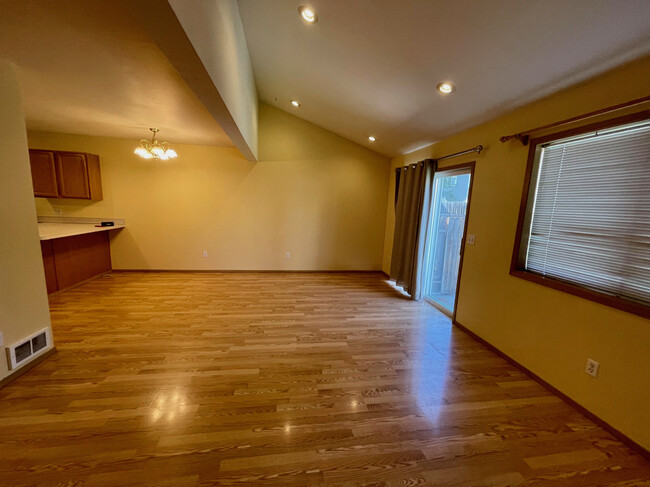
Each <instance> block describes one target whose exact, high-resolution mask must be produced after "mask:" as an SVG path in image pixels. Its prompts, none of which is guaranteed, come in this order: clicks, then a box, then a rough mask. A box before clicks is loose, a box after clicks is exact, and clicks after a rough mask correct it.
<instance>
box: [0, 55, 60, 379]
mask: <svg viewBox="0 0 650 487" xmlns="http://www.w3.org/2000/svg"><path fill="white" fill-rule="evenodd" d="M33 194H34V191H33V189H32V180H31V173H30V169H29V156H28V154H27V134H26V132H25V119H24V118H23V111H22V104H21V100H20V92H19V90H18V84H17V81H16V76H15V72H14V68H13V67H12V66H11V65H10V64H8V63H5V62H2V61H0V229H1V231H0V331H1V332H2V334H3V337H4V345H5V346H9V345H13V344H14V343H16V342H18V341H20V340H22V339H23V338H26V337H28V336H30V335H32V334H34V333H36V332H38V331H40V330H42V329H43V328H50V313H49V307H48V303H47V291H46V289H45V276H44V274H43V260H42V258H41V247H40V243H39V239H38V228H37V226H36V208H35V206H34V196H33ZM7 375H9V371H8V367H7V361H6V360H5V356H4V350H3V353H2V356H1V357H0V380H1V379H3V378H4V377H6V376H7Z"/></svg>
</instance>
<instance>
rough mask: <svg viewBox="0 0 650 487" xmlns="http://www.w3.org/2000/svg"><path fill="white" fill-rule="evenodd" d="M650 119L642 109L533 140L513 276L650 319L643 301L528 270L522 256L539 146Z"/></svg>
mask: <svg viewBox="0 0 650 487" xmlns="http://www.w3.org/2000/svg"><path fill="white" fill-rule="evenodd" d="M649 119H650V110H645V111H642V112H637V113H633V114H631V115H625V116H623V117H617V118H613V119H610V120H605V121H602V122H597V123H592V124H589V125H584V126H582V127H578V128H574V129H570V130H564V131H561V132H555V133H553V134H549V135H545V136H543V137H538V138H535V139H531V140H530V147H529V150H528V162H527V165H526V175H525V177H524V187H523V191H522V195H521V203H520V205H519V219H518V221H517V232H516V234H515V243H514V246H513V249H512V260H511V262H510V275H511V276H515V277H518V278H520V279H524V280H526V281H530V282H534V283H537V284H541V285H542V286H547V287H550V288H552V289H556V290H558V291H563V292H565V293H568V294H572V295H574V296H579V297H581V298H584V299H589V300H590V301H595V302H597V303H600V304H604V305H605V306H611V307H612V308H616V309H620V310H623V311H626V312H628V313H632V314H635V315H639V316H642V317H644V318H650V306H648V305H646V304H643V303H639V302H636V301H632V300H628V299H624V298H620V297H618V296H614V295H611V294H607V293H605V292H602V291H596V290H594V289H590V288H588V287H585V286H581V285H580V284H575V283H571V282H568V281H563V280H560V279H556V278H553V277H547V276H542V275H540V274H537V273H535V272H532V271H528V270H526V269H524V268H523V266H522V265H521V264H520V255H521V251H522V247H523V245H522V241H521V240H522V237H523V236H524V224H525V222H526V219H527V215H528V199H529V195H530V191H531V188H530V182H531V178H532V175H533V168H534V166H535V157H536V153H537V147H538V146H539V145H540V144H546V143H548V142H552V141H554V140H558V139H564V138H567V137H573V136H576V135H580V134H583V133H587V132H593V131H596V130H601V129H605V128H611V127H616V126H618V125H625V124H628V123H634V122H640V121H643V120H649Z"/></svg>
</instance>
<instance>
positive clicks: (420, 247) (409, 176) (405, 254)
mask: <svg viewBox="0 0 650 487" xmlns="http://www.w3.org/2000/svg"><path fill="white" fill-rule="evenodd" d="M435 170H436V162H435V161H434V160H433V159H427V160H425V161H422V162H418V163H417V164H413V165H410V166H406V167H402V168H399V169H398V170H397V171H398V174H396V181H397V185H396V188H395V191H396V203H395V233H394V234H393V254H392V259H391V265H390V278H391V279H393V280H394V281H395V282H396V283H397V284H398V285H400V286H402V287H403V288H404V291H406V292H407V293H408V294H410V296H411V299H416V300H419V299H421V298H422V290H423V288H424V286H423V282H422V275H423V272H422V267H423V262H424V249H425V244H426V235H427V233H428V226H429V214H430V210H431V204H432V199H433V195H432V192H433V191H432V189H433V175H434V173H435Z"/></svg>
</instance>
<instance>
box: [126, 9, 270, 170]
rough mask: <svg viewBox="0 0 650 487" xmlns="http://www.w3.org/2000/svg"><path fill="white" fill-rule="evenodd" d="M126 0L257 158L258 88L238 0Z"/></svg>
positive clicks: (230, 133)
mask: <svg viewBox="0 0 650 487" xmlns="http://www.w3.org/2000/svg"><path fill="white" fill-rule="evenodd" d="M125 3H126V5H128V7H129V8H130V9H131V11H132V12H133V14H134V16H135V17H136V18H138V19H142V26H143V27H144V28H145V29H147V30H148V32H149V34H150V35H151V36H152V37H153V38H154V39H155V41H156V43H157V44H158V47H159V48H160V49H161V51H162V52H163V53H164V54H165V56H167V58H168V59H169V61H170V62H171V63H172V64H173V65H174V67H175V68H176V69H177V70H178V72H179V73H180V74H181V76H182V77H183V79H184V80H185V82H186V83H187V84H188V85H189V87H190V88H191V89H192V90H193V91H194V93H196V95H197V96H198V98H199V99H200V100H201V101H202V102H203V104H204V105H205V107H206V108H207V109H208V111H209V112H210V113H211V114H212V116H213V117H214V118H215V120H217V121H218V122H219V124H220V125H221V126H222V127H223V129H224V131H225V132H226V133H227V134H228V136H229V137H230V138H231V139H232V141H233V142H234V143H235V145H236V146H237V148H238V149H239V150H240V151H241V152H242V153H243V154H244V156H245V157H246V158H247V159H248V160H257V156H258V147H257V146H258V134H257V119H258V113H257V111H258V102H257V91H256V88H255V82H254V78H253V70H252V67H251V63H250V57H249V54H248V48H247V46H246V39H245V37H244V32H243V27H242V24H241V19H240V18H239V11H238V8H237V3H236V2H235V0H219V1H215V0H193V1H191V2H188V1H186V0H126V2H125Z"/></svg>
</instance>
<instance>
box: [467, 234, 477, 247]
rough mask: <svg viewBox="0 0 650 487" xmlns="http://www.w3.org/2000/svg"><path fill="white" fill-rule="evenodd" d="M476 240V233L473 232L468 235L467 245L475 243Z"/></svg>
mask: <svg viewBox="0 0 650 487" xmlns="http://www.w3.org/2000/svg"><path fill="white" fill-rule="evenodd" d="M475 241H476V235H474V234H473V233H471V234H469V235H467V245H474V242H475Z"/></svg>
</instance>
